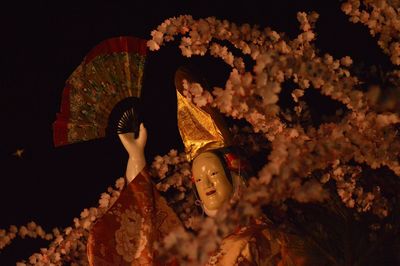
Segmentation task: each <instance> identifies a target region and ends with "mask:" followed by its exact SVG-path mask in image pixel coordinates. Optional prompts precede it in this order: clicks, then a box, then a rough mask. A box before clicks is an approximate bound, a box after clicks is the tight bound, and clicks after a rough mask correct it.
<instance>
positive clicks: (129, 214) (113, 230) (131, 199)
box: [87, 170, 304, 266]
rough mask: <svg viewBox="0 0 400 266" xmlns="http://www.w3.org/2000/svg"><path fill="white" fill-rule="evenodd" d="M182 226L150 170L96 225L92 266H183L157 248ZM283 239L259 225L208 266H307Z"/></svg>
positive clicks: (232, 239)
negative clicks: (159, 253)
mask: <svg viewBox="0 0 400 266" xmlns="http://www.w3.org/2000/svg"><path fill="white" fill-rule="evenodd" d="M182 226H183V225H182V223H181V221H180V220H179V218H178V217H177V215H176V213H175V212H174V211H173V210H172V209H171V208H170V207H169V206H168V205H167V202H166V200H165V199H164V198H163V197H162V196H161V195H160V194H159V192H158V191H157V190H156V188H155V186H154V185H153V184H152V182H151V180H150V176H149V174H148V172H147V171H145V170H144V171H142V172H141V173H140V174H139V175H138V176H137V177H136V178H135V179H134V180H133V181H132V182H130V183H129V184H128V185H127V186H126V187H125V188H124V190H123V191H122V192H121V194H120V196H119V198H118V199H117V200H116V202H115V203H114V204H113V205H112V206H111V207H110V208H109V209H108V211H107V212H106V213H105V214H104V215H103V216H102V217H101V218H100V219H99V220H98V221H97V222H96V223H95V224H94V226H93V227H92V229H91V231H90V235H89V239H88V244H87V252H88V260H89V264H90V265H91V266H111V265H113V266H116V265H124V266H125V265H126V266H127V265H130V266H136V265H167V266H177V265H179V262H178V261H176V260H175V261H172V262H168V263H166V262H165V261H160V259H159V258H158V256H157V251H156V250H155V249H154V248H153V244H154V241H159V240H162V239H163V238H164V237H165V236H166V235H167V234H168V233H169V232H171V231H172V230H174V229H177V228H178V227H182ZM281 240H282V239H281V238H279V237H277V235H276V234H273V233H272V231H271V230H269V228H268V226H267V225H266V224H265V223H262V222H255V223H254V224H252V225H251V226H247V227H242V228H239V229H238V230H236V231H235V232H233V233H232V234H230V235H229V236H227V237H226V238H225V239H224V240H223V241H222V243H221V246H220V247H219V249H218V250H217V251H216V252H215V254H213V256H210V259H209V261H208V263H207V265H221V266H230V265H304V260H302V259H301V258H295V259H291V257H292V256H288V254H289V253H288V252H287V250H286V249H285V247H284V245H282V243H283V242H282V241H281Z"/></svg>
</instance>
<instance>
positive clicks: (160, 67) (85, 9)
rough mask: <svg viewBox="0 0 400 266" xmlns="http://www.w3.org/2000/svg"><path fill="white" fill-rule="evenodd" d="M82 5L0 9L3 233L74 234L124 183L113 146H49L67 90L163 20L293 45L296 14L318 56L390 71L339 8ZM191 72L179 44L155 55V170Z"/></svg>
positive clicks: (15, 249)
mask: <svg viewBox="0 0 400 266" xmlns="http://www.w3.org/2000/svg"><path fill="white" fill-rule="evenodd" d="M80 2H81V3H79V4H78V3H72V2H70V3H58V2H57V1H52V2H38V1H33V3H29V4H27V3H18V2H16V3H14V4H12V5H7V6H1V8H0V10H1V11H0V14H1V15H0V36H1V37H0V38H1V40H0V51H1V56H0V70H1V72H0V93H1V94H0V95H1V96H0V102H1V105H0V110H1V112H0V119H1V120H0V121H1V130H0V136H1V137H0V167H1V171H0V191H1V193H0V228H8V225H10V224H16V225H23V224H26V223H27V222H29V221H31V220H35V221H36V222H38V223H39V224H41V225H43V226H44V227H45V229H51V228H53V227H55V226H61V227H65V226H69V225H71V224H72V219H73V218H74V217H77V216H79V214H80V211H81V210H82V209H83V208H85V207H91V206H96V205H97V200H98V198H99V195H100V193H101V192H104V191H105V190H106V188H107V186H108V185H111V184H113V182H114V180H115V179H116V178H118V177H120V176H122V175H123V174H124V171H125V163H126V158H127V157H126V154H125V152H124V150H123V148H122V146H121V145H120V144H119V143H118V142H116V141H115V140H112V139H100V140H94V141H90V142H86V143H81V144H75V145H70V146H66V147H61V148H54V146H53V142H52V123H53V122H54V120H55V115H56V113H57V112H58V111H59V107H60V101H61V93H62V89H63V87H64V82H65V80H66V79H67V78H68V76H69V75H70V74H71V73H72V72H73V70H74V69H75V68H76V67H77V66H78V65H79V64H80V62H81V60H82V59H83V57H84V56H85V54H86V53H87V52H88V51H89V50H90V49H91V48H92V47H94V46H95V45H96V44H98V43H99V42H101V41H102V40H104V39H107V38H110V37H116V36H124V35H128V36H136V37H141V38H145V39H149V38H150V32H151V30H152V29H155V28H156V26H157V25H159V24H160V23H161V22H162V21H163V20H164V19H167V18H169V17H173V16H178V15H181V14H191V15H193V16H194V17H195V18H200V17H207V16H216V17H217V18H220V19H228V20H230V21H232V22H236V23H238V24H241V23H250V24H259V25H261V26H270V27H272V28H273V29H274V30H276V31H279V32H281V31H284V32H287V33H288V34H289V36H292V37H294V36H295V35H296V34H297V33H298V32H299V29H298V28H299V27H298V25H299V24H298V22H297V20H296V12H298V11H311V10H315V11H317V12H319V13H320V15H321V16H320V19H319V21H318V22H317V30H316V31H317V33H318V35H317V41H316V46H317V47H318V48H319V49H320V51H321V53H325V52H328V53H330V54H332V55H333V56H334V57H336V58H340V57H342V56H345V55H350V56H351V57H352V58H353V60H354V61H363V62H365V63H367V64H380V65H386V64H388V59H387V58H386V57H385V56H383V55H382V52H381V50H380V49H379V48H378V47H377V44H376V41H375V40H374V38H372V37H370V36H369V33H368V29H367V28H365V27H363V26H361V25H358V24H357V25H355V24H352V23H350V22H348V18H347V17H346V16H345V15H344V14H343V13H342V12H341V11H340V4H341V1H335V0H330V1H326V0H324V1H290V0H280V1H242V3H239V2H237V1H225V2H223V1H209V2H204V1H176V2H171V1H165V3H157V2H154V1H141V2H140V3H137V1H125V2H122V1H104V2H99V1H93V2H87V1H80ZM261 2H264V3H263V4H262V5H261V4H260V3H261ZM3 5H4V4H3ZM193 60H194V61H196V62H197V63H198V64H199V65H200V66H201V68H202V69H203V70H205V72H207V73H205V75H206V76H207V75H208V77H209V79H210V80H211V82H210V83H215V84H217V85H221V86H222V85H223V81H224V79H225V78H226V74H227V72H226V71H225V70H227V68H224V67H223V64H222V63H220V62H218V61H217V60H216V59H213V60H211V59H207V58H205V59H198V58H194V59H192V61H193ZM186 62H188V60H187V59H185V58H183V57H182V56H180V55H179V50H178V48H177V45H176V43H175V45H174V44H170V45H168V46H166V47H163V48H162V49H161V50H160V51H159V52H157V53H153V52H150V53H149V56H148V65H147V69H146V79H145V83H144V88H143V102H144V105H145V115H144V116H145V117H144V120H145V123H146V127H147V128H148V132H149V137H148V142H147V146H146V155H147V159H148V161H149V162H151V159H152V158H153V157H154V155H156V154H161V155H162V154H165V153H167V152H168V151H169V150H170V149H171V148H176V149H179V150H182V144H181V142H180V139H179V134H178V130H177V125H176V100H175V90H174V85H173V74H174V71H175V70H176V68H177V67H178V66H179V65H181V64H184V63H186ZM211 62H212V64H211V65H210V64H208V63H211ZM218 69H221V70H223V71H221V72H220V73H221V74H219V72H217V71H216V70H218ZM215 84H213V85H215ZM17 149H24V153H23V157H22V158H18V157H16V156H14V155H13V153H14V152H15V151H16V150H17ZM46 245H47V243H46V242H45V241H37V240H15V241H14V242H13V244H12V245H10V246H8V247H6V248H5V249H4V250H3V251H2V252H0V265H14V262H15V261H16V260H20V259H25V258H27V256H28V255H30V254H32V253H33V252H35V251H38V249H39V247H41V246H46Z"/></svg>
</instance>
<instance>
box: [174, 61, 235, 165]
mask: <svg viewBox="0 0 400 266" xmlns="http://www.w3.org/2000/svg"><path fill="white" fill-rule="evenodd" d="M184 79H186V80H187V81H188V82H190V83H193V82H197V83H200V84H202V82H201V80H200V79H198V78H197V77H196V76H194V74H193V73H192V72H191V71H189V69H187V68H182V67H181V68H179V69H178V70H177V71H176V73H175V87H176V94H177V102H178V127H179V133H180V134H181V137H182V141H183V144H184V145H185V152H186V156H187V159H188V160H189V161H192V160H193V159H194V158H196V156H197V155H199V154H200V153H202V152H205V151H209V150H214V149H219V148H223V147H227V146H229V145H230V144H231V136H230V134H229V131H228V129H227V128H226V126H225V123H224V121H223V119H222V117H221V115H220V114H219V113H217V111H216V110H215V109H213V108H211V107H210V106H206V107H202V108H200V107H197V106H196V105H194V104H193V103H192V102H191V101H189V100H188V99H186V97H185V96H183V95H182V91H183V85H182V81H183V80H184ZM202 85H203V86H204V84H202Z"/></svg>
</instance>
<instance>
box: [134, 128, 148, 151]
mask: <svg viewBox="0 0 400 266" xmlns="http://www.w3.org/2000/svg"><path fill="white" fill-rule="evenodd" d="M146 141H147V129H146V128H145V127H144V125H143V123H141V124H140V127H139V136H138V138H137V139H136V142H137V143H138V145H140V146H141V147H142V148H144V146H145V145H146Z"/></svg>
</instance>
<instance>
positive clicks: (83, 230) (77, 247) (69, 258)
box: [0, 178, 125, 266]
mask: <svg viewBox="0 0 400 266" xmlns="http://www.w3.org/2000/svg"><path fill="white" fill-rule="evenodd" d="M124 186H125V180H124V178H119V179H117V180H116V183H115V189H114V188H112V187H108V189H107V192H105V193H103V194H102V195H101V198H100V199H99V206H98V207H97V208H95V207H92V208H89V209H84V210H83V211H82V212H81V214H80V217H79V218H74V219H73V224H74V225H73V226H70V227H66V228H64V229H59V228H54V229H53V230H52V232H51V233H47V232H45V231H44V230H43V228H42V227H41V226H40V225H37V224H36V223H35V222H30V223H28V224H27V225H26V226H21V227H19V228H18V227H17V226H15V225H12V226H10V229H9V230H8V231H6V230H0V250H1V249H3V248H4V247H5V246H6V245H8V244H10V242H11V241H12V240H13V239H14V238H15V237H16V236H20V237H21V238H25V237H31V238H38V237H39V238H42V239H45V240H49V241H50V240H51V242H50V244H49V246H48V247H47V248H41V249H40V252H38V253H34V254H32V255H31V256H30V257H29V258H28V260H27V261H21V262H17V266H28V265H36V266H43V265H65V264H66V263H68V264H69V265H75V266H78V265H79V266H80V265H88V261H87V257H86V242H87V238H88V235H89V230H90V228H91V226H92V225H93V223H94V222H95V221H96V220H97V219H98V218H99V217H101V216H102V215H103V214H104V213H105V212H106V211H107V209H108V208H109V207H110V206H111V205H112V203H113V202H115V200H116V199H117V198H118V196H119V193H120V191H121V190H122V189H123V188H124Z"/></svg>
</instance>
